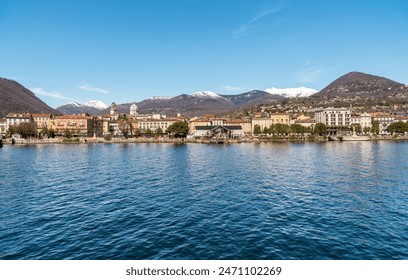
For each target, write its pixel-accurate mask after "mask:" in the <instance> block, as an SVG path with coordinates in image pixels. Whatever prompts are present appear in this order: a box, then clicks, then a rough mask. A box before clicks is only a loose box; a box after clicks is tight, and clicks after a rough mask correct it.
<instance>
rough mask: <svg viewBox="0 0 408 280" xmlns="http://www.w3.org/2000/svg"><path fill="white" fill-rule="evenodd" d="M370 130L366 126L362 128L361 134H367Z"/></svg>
mask: <svg viewBox="0 0 408 280" xmlns="http://www.w3.org/2000/svg"><path fill="white" fill-rule="evenodd" d="M370 130H371V128H369V127H368V126H366V127H364V129H363V132H364V134H368V133H369V132H370Z"/></svg>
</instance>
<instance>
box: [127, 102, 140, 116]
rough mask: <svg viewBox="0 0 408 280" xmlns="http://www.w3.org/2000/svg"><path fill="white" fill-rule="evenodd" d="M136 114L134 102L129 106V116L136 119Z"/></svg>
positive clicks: (136, 109)
mask: <svg viewBox="0 0 408 280" xmlns="http://www.w3.org/2000/svg"><path fill="white" fill-rule="evenodd" d="M137 114H138V108H137V105H136V103H135V102H133V104H132V105H131V106H130V112H129V115H130V116H133V117H135V118H136V117H137Z"/></svg>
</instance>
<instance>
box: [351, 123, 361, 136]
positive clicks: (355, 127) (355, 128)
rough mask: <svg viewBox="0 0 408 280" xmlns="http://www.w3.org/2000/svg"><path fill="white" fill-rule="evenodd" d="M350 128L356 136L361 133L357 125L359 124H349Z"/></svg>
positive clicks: (359, 126) (359, 125)
mask: <svg viewBox="0 0 408 280" xmlns="http://www.w3.org/2000/svg"><path fill="white" fill-rule="evenodd" d="M351 128H352V129H353V128H354V131H355V132H356V133H357V134H360V133H361V132H362V129H361V124H359V123H353V124H351Z"/></svg>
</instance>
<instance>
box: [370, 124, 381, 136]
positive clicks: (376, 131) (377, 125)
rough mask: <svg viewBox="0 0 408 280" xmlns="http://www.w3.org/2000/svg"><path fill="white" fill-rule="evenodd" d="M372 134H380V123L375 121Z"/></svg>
mask: <svg viewBox="0 0 408 280" xmlns="http://www.w3.org/2000/svg"><path fill="white" fill-rule="evenodd" d="M371 132H372V133H373V134H376V135H378V134H380V122H379V121H373V123H372V126H371Z"/></svg>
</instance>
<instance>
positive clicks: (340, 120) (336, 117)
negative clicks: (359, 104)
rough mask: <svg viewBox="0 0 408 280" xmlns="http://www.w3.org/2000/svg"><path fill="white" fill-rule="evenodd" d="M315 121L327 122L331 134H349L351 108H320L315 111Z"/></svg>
mask: <svg viewBox="0 0 408 280" xmlns="http://www.w3.org/2000/svg"><path fill="white" fill-rule="evenodd" d="M315 122H316V123H323V124H325V125H326V126H327V132H328V134H329V135H344V134H349V133H350V131H351V130H350V124H351V110H350V109H349V108H332V107H330V108H325V109H323V108H320V109H317V110H316V111H315Z"/></svg>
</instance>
